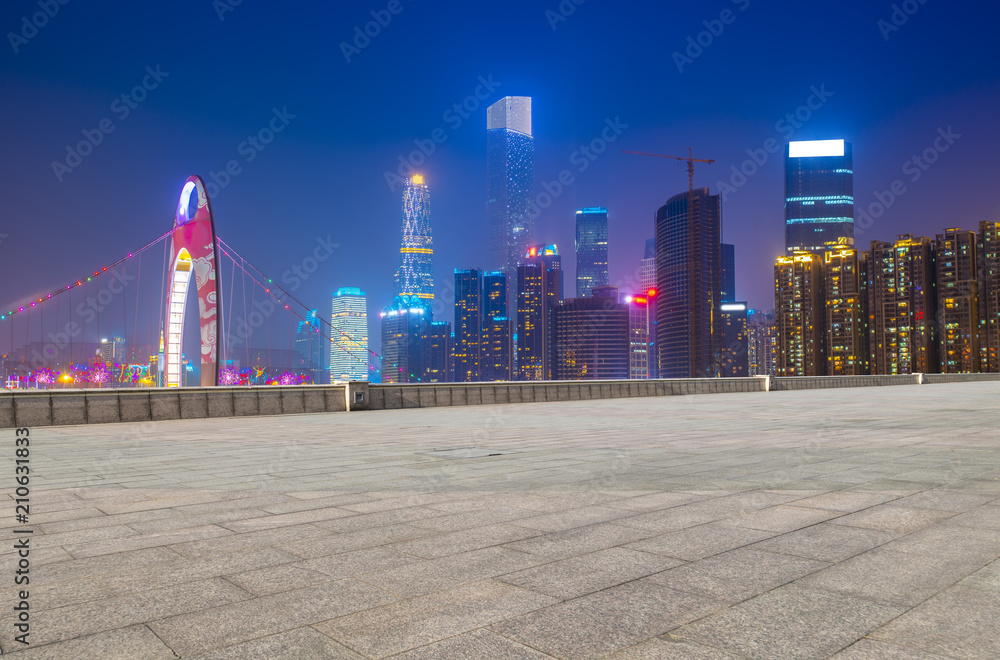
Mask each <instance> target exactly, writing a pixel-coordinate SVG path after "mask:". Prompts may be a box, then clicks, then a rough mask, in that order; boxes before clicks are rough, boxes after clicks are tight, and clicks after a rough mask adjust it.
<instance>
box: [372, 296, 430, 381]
mask: <svg viewBox="0 0 1000 660" xmlns="http://www.w3.org/2000/svg"><path fill="white" fill-rule="evenodd" d="M380 317H381V320H382V382H383V383H417V382H421V381H423V378H424V373H425V372H426V368H427V353H426V346H427V345H426V343H425V341H424V337H426V336H427V335H428V332H429V329H430V325H431V321H430V317H431V310H430V305H429V304H428V301H426V300H424V299H422V298H418V297H417V296H396V298H395V299H394V300H393V301H392V305H389V306H388V307H386V308H384V309H383V310H382V313H381V314H380Z"/></svg>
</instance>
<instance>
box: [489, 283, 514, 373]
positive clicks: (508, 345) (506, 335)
mask: <svg viewBox="0 0 1000 660" xmlns="http://www.w3.org/2000/svg"><path fill="white" fill-rule="evenodd" d="M507 298H508V292H507V276H506V275H504V274H503V273H501V272H499V271H494V272H492V273H485V274H484V275H483V335H482V347H483V350H482V371H483V380H484V381H498V380H511V374H512V369H513V364H512V360H513V336H512V334H513V323H512V322H511V318H510V316H509V315H508V314H507Z"/></svg>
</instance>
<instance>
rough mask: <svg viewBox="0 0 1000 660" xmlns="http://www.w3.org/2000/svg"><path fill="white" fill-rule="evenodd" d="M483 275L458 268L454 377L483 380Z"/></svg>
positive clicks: (467, 381) (475, 380) (463, 379)
mask: <svg viewBox="0 0 1000 660" xmlns="http://www.w3.org/2000/svg"><path fill="white" fill-rule="evenodd" d="M482 310H483V274H482V272H481V271H478V270H476V269H470V270H457V269H456V270H455V347H454V355H455V380H456V381H458V382H459V383H476V382H479V381H480V380H482V377H483V372H482V357H483V356H482V351H483V345H482V344H483V311H482Z"/></svg>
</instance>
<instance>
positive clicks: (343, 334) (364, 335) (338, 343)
mask: <svg viewBox="0 0 1000 660" xmlns="http://www.w3.org/2000/svg"><path fill="white" fill-rule="evenodd" d="M317 337H322V335H321V334H317ZM336 380H368V301H367V298H366V297H365V292H364V291H362V290H361V289H358V288H356V287H341V288H340V289H337V292H336V293H335V294H333V304H332V309H331V313H330V382H333V381H336Z"/></svg>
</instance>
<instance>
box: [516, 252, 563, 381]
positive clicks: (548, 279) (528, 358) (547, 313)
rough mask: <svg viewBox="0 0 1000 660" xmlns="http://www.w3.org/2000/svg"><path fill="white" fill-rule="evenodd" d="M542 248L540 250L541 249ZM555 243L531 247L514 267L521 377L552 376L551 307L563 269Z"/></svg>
mask: <svg viewBox="0 0 1000 660" xmlns="http://www.w3.org/2000/svg"><path fill="white" fill-rule="evenodd" d="M540 248H541V249H540ZM560 265H561V264H560V260H559V251H558V249H557V248H556V246H555V245H549V246H544V247H542V246H534V247H532V248H530V249H529V250H528V253H527V254H526V255H525V256H524V263H522V264H521V265H520V266H518V267H517V371H518V378H519V379H520V380H551V379H552V323H551V322H552V310H553V308H555V306H556V305H558V304H559V302H560V300H561V297H560V291H561V290H562V269H561V268H560Z"/></svg>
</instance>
